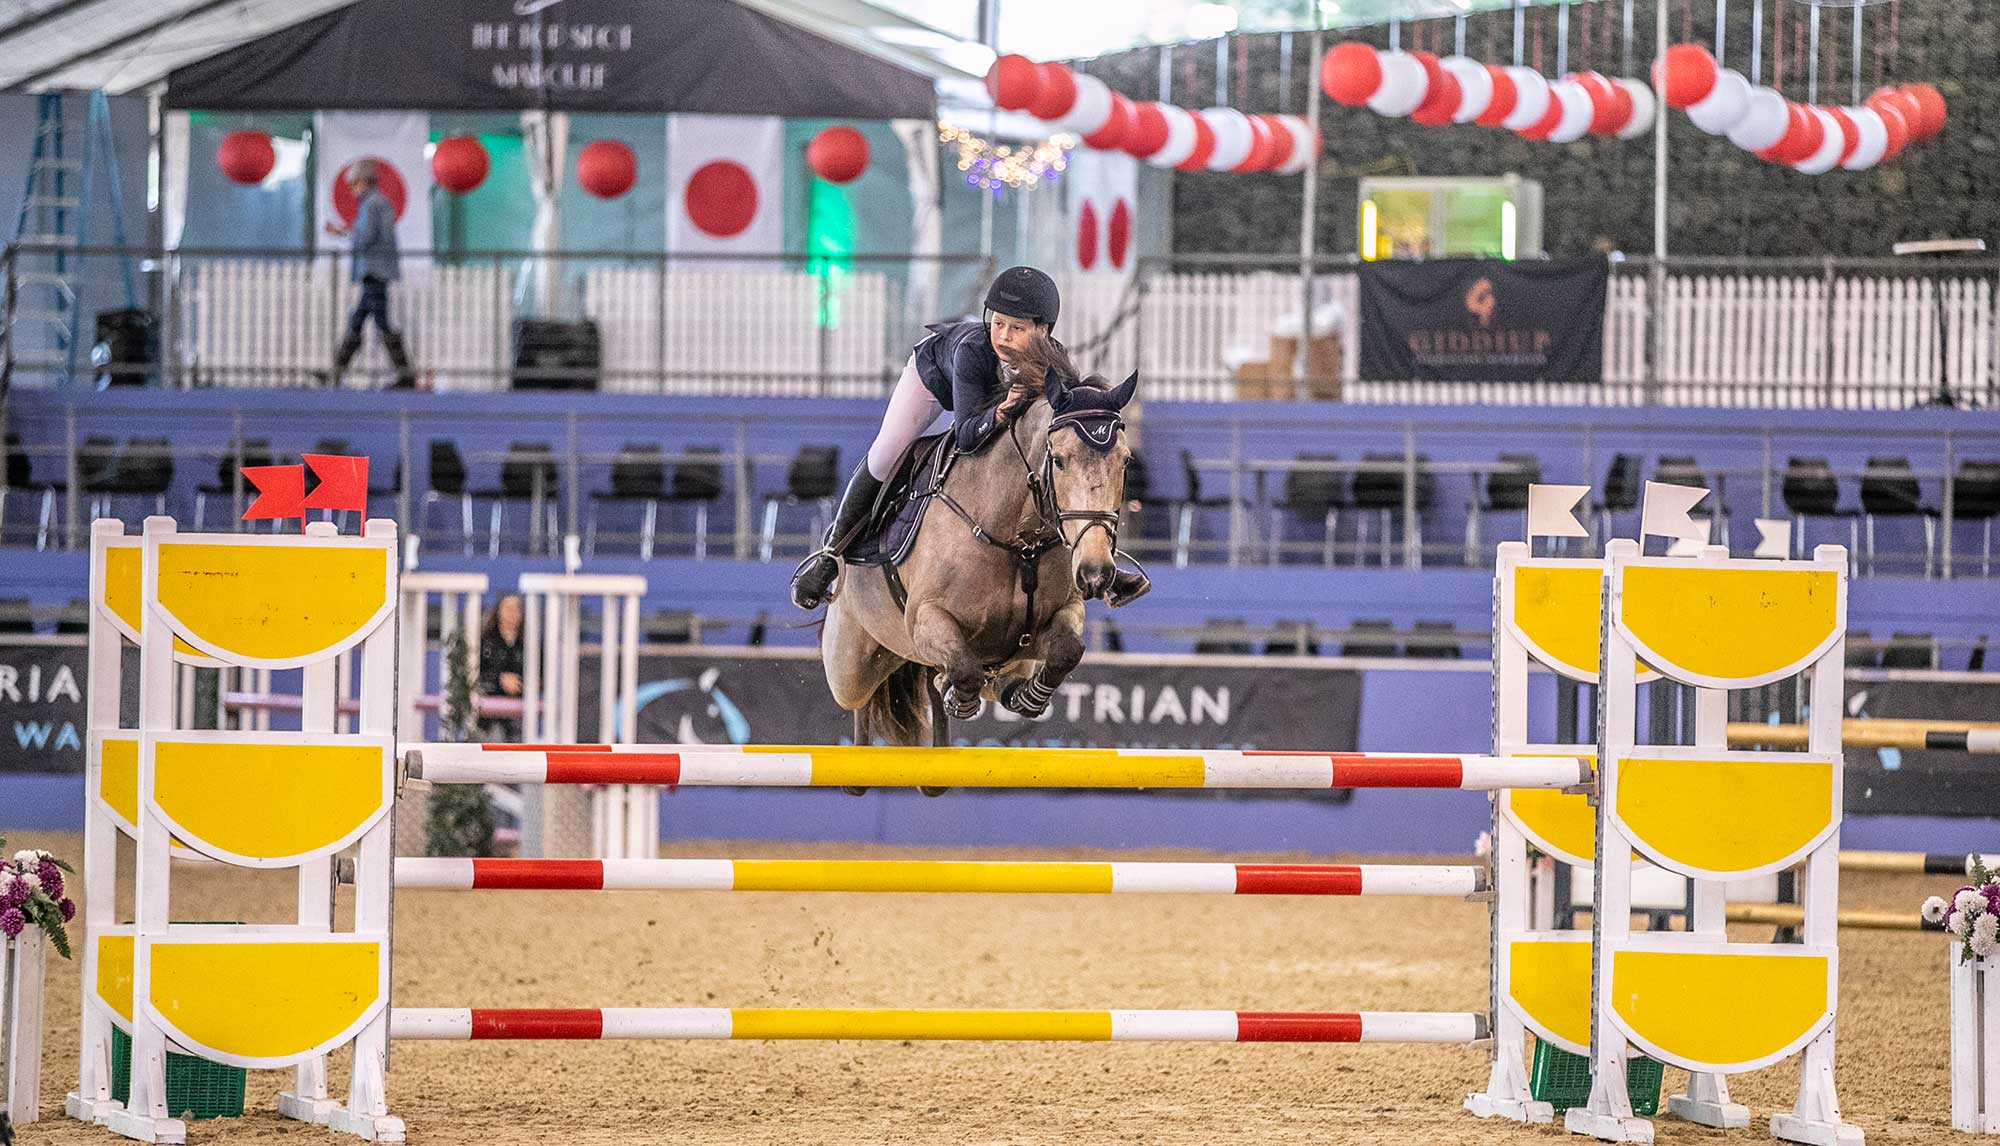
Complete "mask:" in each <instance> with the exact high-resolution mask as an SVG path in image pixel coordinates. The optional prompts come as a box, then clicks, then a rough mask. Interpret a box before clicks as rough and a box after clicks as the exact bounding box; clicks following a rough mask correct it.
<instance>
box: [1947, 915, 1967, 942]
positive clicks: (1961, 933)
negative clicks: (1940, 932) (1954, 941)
mask: <svg viewBox="0 0 2000 1146" xmlns="http://www.w3.org/2000/svg"><path fill="white" fill-rule="evenodd" d="M1965 920H1966V916H1965V912H1963V911H1954V912H1952V913H1951V914H1950V915H1949V916H1948V917H1946V919H1945V921H1944V929H1945V930H1946V931H1947V932H1949V933H1950V934H1953V935H1956V936H1958V937H1959V938H1960V939H1963V938H1965V933H1966V931H1967V930H1968V928H1967V927H1966V923H1965Z"/></svg>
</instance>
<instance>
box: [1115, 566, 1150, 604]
mask: <svg viewBox="0 0 2000 1146" xmlns="http://www.w3.org/2000/svg"><path fill="white" fill-rule="evenodd" d="M1152 591H1153V579H1152V578H1151V577H1148V576H1146V571H1145V570H1144V569H1120V570H1118V571H1117V572H1115V573H1113V574H1112V575H1111V589H1110V591H1109V592H1107V593H1105V594H1104V603H1105V604H1107V605H1110V606H1111V607H1112V608H1114V609H1122V608H1124V607H1125V606H1127V605H1129V604H1131V603H1132V602H1134V601H1136V600H1138V599H1139V598H1141V597H1143V596H1145V595H1146V594H1148V593H1150V592H1152Z"/></svg>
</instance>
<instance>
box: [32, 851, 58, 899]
mask: <svg viewBox="0 0 2000 1146" xmlns="http://www.w3.org/2000/svg"><path fill="white" fill-rule="evenodd" d="M35 874H37V875H39V876H41V877H42V890H43V891H46V892H48V893H49V898H50V899H60V898H62V893H63V878H62V875H63V873H62V869H61V868H59V867H57V866H56V865H55V864H54V863H53V862H51V861H49V860H43V861H42V866H41V868H40V869H39V870H38V871H37V872H36V873H35Z"/></svg>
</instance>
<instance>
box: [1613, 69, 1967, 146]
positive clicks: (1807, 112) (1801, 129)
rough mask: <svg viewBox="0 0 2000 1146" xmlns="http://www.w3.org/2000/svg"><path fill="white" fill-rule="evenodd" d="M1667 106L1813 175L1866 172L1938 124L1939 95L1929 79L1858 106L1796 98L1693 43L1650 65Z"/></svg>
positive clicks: (1697, 123)
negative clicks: (1755, 81) (1751, 77)
mask: <svg viewBox="0 0 2000 1146" xmlns="http://www.w3.org/2000/svg"><path fill="white" fill-rule="evenodd" d="M1653 78H1654V82H1655V83H1658V84H1660V85H1661V90H1662V91H1664V92H1665V93H1666V99H1667V106H1668V107H1673V108H1679V109H1681V110H1683V111H1685V112H1687V116H1688V119H1689V120H1691V121H1693V123H1694V125H1695V126H1696V127H1699V128H1700V129H1702V130H1703V131H1705V132H1707V133H1709V134H1710V135H1726V136H1728V137H1729V142H1731V143H1734V144H1735V145H1736V146H1738V147H1740V148H1742V149H1743V150H1745V151H1748V152H1751V153H1752V154H1754V155H1756V156H1757V157H1758V158H1759V159H1762V160H1765V161H1767V162H1770V163H1778V164H1783V165H1785V166H1788V167H1792V168H1795V169H1797V170H1799V171H1803V172H1805V173H1806V174H1808V175H1818V174H1821V173H1823V172H1827V171H1831V170H1833V169H1834V168H1835V167H1839V168H1841V169H1842V170H1845V171H1866V170H1868V169H1869V168H1871V167H1873V166H1875V165H1876V164H1878V163H1881V162H1883V161H1884V160H1887V159H1893V158H1895V157H1896V155H1897V154H1898V153H1900V152H1901V151H1902V150H1903V149H1904V148H1905V147H1907V146H1909V145H1910V144H1912V143H1916V142H1918V141H1920V140H1925V139H1929V138H1931V137H1932V136H1934V135H1936V134H1937V133H1938V132H1940V131H1943V130H1944V121H1945V106H1944V97H1943V96H1941V95H1939V94H1938V90H1937V89H1936V88H1934V87H1932V86H1931V85H1929V84H1904V85H1902V86H1901V87H1893V88H1880V89H1877V90H1876V92H1875V94H1873V95H1871V96H1869V97H1868V99H1867V100H1866V101H1864V102H1863V103H1862V105H1861V106H1859V107H1818V106H1813V105H1809V104H1802V103H1795V102H1793V101H1791V100H1788V99H1786V98H1785V97H1784V96H1783V95H1781V94H1780V93H1779V92H1778V91H1777V90H1776V89H1775V88H1769V87H1765V86H1763V85H1761V84H1760V85H1752V84H1751V83H1750V82H1749V81H1748V80H1745V79H1744V78H1743V76H1742V75H1741V74H1740V73H1738V72H1737V71H1735V70H1734V69H1732V68H1725V67H1721V66H1719V65H1718V64H1717V63H1716V62H1715V57H1714V56H1711V55H1709V53H1708V49H1706V48H1703V47H1702V46H1701V45H1699V44H1675V45H1674V46H1673V47H1670V48H1668V49H1667V55H1666V59H1665V60H1664V61H1663V62H1661V63H1657V64H1655V65H1654V67H1653Z"/></svg>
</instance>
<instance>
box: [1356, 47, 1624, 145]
mask: <svg viewBox="0 0 2000 1146" xmlns="http://www.w3.org/2000/svg"><path fill="white" fill-rule="evenodd" d="M1319 82H1320V88H1321V90H1323V91H1325V92H1326V94H1327V95H1328V96H1329V97H1330V98H1332V99H1333V100H1335V101H1336V102H1338V103H1342V104H1345V105H1347V106H1348V107H1366V108H1368V109H1369V110H1370V111H1373V112H1375V113H1376V114H1377V115H1384V116H1394V117H1399V118H1400V117H1405V116H1407V117H1408V118H1410V119H1412V120H1414V121H1416V122H1417V123H1421V124H1425V125H1427V126H1432V127H1441V126H1443V125H1445V124H1448V123H1476V124H1478V125H1480V126H1482V127H1504V128H1506V129H1507V130H1509V131H1512V132H1515V133H1516V134H1518V135H1520V136H1522V137H1523V138H1525V139H1546V140H1548V141H1549V142H1551V143H1570V142H1573V141H1575V140H1578V139H1582V138H1583V137H1584V136H1585V135H1608V136H1617V137H1618V138H1620V139H1631V138H1633V137H1634V136H1639V135H1644V134H1645V133H1646V131H1647V130H1648V129H1649V128H1651V127H1652V126H1653V106H1654V105H1653V89H1651V88H1649V87H1647V86H1646V85H1645V84H1643V83H1641V82H1639V81H1638V80H1633V79H1624V78H1616V79H1614V78H1611V77H1609V76H1604V75H1600V74H1599V73H1597V72H1573V73H1571V74H1569V75H1567V76H1564V77H1563V78H1561V79H1558V80H1550V79H1547V78H1545V77H1543V76H1542V75H1541V74H1540V73H1538V72H1536V71H1534V70H1533V69H1531V68H1522V67H1495V66H1493V65H1491V64H1482V63H1480V62H1479V61H1478V60H1474V59H1470V58H1468V57H1466V56H1447V57H1445V58H1444V59H1439V58H1437V57H1436V56H1434V55H1432V54H1431V53H1429V52H1401V51H1395V52H1384V51H1380V50H1378V49H1375V48H1372V47H1370V46H1368V45H1367V44H1363V43H1360V42H1358V41H1354V40H1348V41H1344V42H1342V43H1339V44H1335V45H1334V46H1333V48H1332V49H1331V50H1329V51H1328V52H1327V53H1326V55H1325V56H1324V57H1322V58H1321V60H1320V68H1319Z"/></svg>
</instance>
